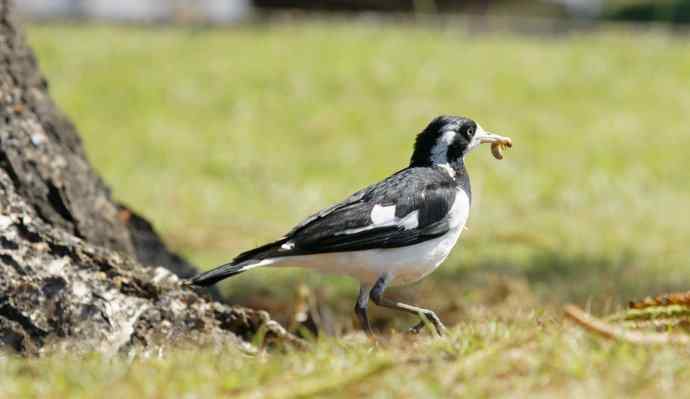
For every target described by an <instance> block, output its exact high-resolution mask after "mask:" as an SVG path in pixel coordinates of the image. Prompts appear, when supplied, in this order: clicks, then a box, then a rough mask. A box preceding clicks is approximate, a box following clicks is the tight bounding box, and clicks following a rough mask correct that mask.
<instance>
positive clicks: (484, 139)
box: [474, 126, 513, 159]
mask: <svg viewBox="0 0 690 399" xmlns="http://www.w3.org/2000/svg"><path fill="white" fill-rule="evenodd" d="M474 140H475V142H477V141H478V142H479V144H485V143H489V144H491V153H492V154H493V155H494V158H496V159H503V147H508V148H510V147H512V146H513V140H511V139H510V137H505V136H499V135H498V134H494V133H489V132H487V131H486V130H484V129H482V128H481V127H480V126H477V133H476V134H475V135H474Z"/></svg>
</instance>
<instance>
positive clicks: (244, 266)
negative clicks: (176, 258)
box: [189, 239, 287, 287]
mask: <svg viewBox="0 0 690 399" xmlns="http://www.w3.org/2000/svg"><path fill="white" fill-rule="evenodd" d="M285 241H287V240H286V239H281V240H278V241H275V242H272V243H269V244H266V245H262V246H260V247H258V248H254V249H252V250H249V251H247V252H243V253H241V254H239V255H237V257H236V258H235V259H233V260H232V262H230V263H226V264H224V265H220V266H218V267H216V268H214V269H211V270H209V271H207V272H204V273H201V274H199V275H197V276H195V277H192V279H191V280H189V282H190V283H191V284H193V285H199V286H202V287H206V286H209V285H213V284H215V283H217V282H219V281H220V280H223V279H226V278H228V277H232V276H234V275H236V274H240V273H242V272H243V271H246V270H249V269H252V268H254V267H257V266H261V265H259V263H261V261H262V260H264V259H267V258H270V257H271V256H273V255H275V254H276V253H277V251H278V250H279V249H280V246H281V245H282V244H284V243H285Z"/></svg>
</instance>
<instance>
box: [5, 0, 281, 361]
mask: <svg viewBox="0 0 690 399" xmlns="http://www.w3.org/2000/svg"><path fill="white" fill-rule="evenodd" d="M195 271H196V269H195V268H194V267H193V266H191V265H190V264H189V263H188V262H186V261H185V260H184V259H183V258H181V257H180V256H178V255H176V254H174V253H172V252H171V251H169V250H168V248H167V247H166V246H165V244H164V243H163V242H162V241H161V239H160V237H159V236H158V235H157V234H156V232H155V231H154V229H153V227H152V225H151V224H150V223H149V222H147V221H146V220H145V219H144V218H143V217H141V216H139V215H137V214H136V213H135V212H133V211H132V210H131V209H129V208H128V207H126V206H124V205H122V204H118V203H117V202H115V201H114V200H113V198H112V195H111V192H110V190H109V188H108V187H107V186H106V184H105V183H104V182H103V180H102V179H101V178H100V177H99V176H98V175H97V174H96V173H95V171H94V170H93V168H92V167H91V165H90V163H89V161H88V160H87V158H86V154H85V152H84V148H83V146H82V143H81V140H80V138H79V135H78V134H77V132H76V129H75V127H74V125H73V124H72V123H71V122H70V121H69V120H68V119H67V117H65V115H63V114H62V112H60V110H59V109H58V108H57V106H56V105H55V104H54V102H53V101H52V99H51V98H50V95H49V93H48V82H47V81H46V79H45V78H44V77H43V75H42V74H41V72H40V70H39V68H38V64H37V61H36V58H35V56H34V54H33V52H32V51H31V49H30V48H29V47H28V45H27V44H26V41H25V40H24V38H23V36H22V34H21V33H20V31H19V29H18V27H17V25H16V22H15V19H14V15H13V13H12V4H11V2H10V1H9V0H0V349H5V350H8V349H11V350H14V351H16V352H19V353H23V354H40V353H42V352H45V351H47V350H50V349H52V348H69V349H79V350H82V351H93V350H96V351H102V352H107V353H114V352H118V351H127V350H130V349H133V348H137V347H145V348H151V347H158V346H165V345H168V344H170V343H174V342H181V341H188V340H191V341H194V342H200V343H212V344H218V345H221V344H232V345H242V346H245V347H246V346H247V345H248V344H246V343H245V342H244V341H243V339H247V338H248V337H250V336H252V335H253V334H254V333H255V332H256V331H257V329H258V328H259V327H260V326H261V325H265V326H266V327H265V328H267V329H268V332H269V336H272V337H280V338H284V339H289V340H292V339H293V338H292V336H290V335H289V334H288V333H286V332H285V330H283V329H282V327H280V326H279V325H278V324H277V323H275V322H273V321H271V320H270V318H269V317H268V315H267V314H266V313H264V312H256V311H253V310H250V309H245V308H240V307H230V306H226V305H222V304H220V303H215V302H212V301H210V300H209V299H208V298H207V297H203V296H200V295H199V294H197V293H195V292H194V291H191V290H189V289H187V288H186V287H184V286H183V284H181V280H180V277H189V276H190V275H192V274H194V273H195Z"/></svg>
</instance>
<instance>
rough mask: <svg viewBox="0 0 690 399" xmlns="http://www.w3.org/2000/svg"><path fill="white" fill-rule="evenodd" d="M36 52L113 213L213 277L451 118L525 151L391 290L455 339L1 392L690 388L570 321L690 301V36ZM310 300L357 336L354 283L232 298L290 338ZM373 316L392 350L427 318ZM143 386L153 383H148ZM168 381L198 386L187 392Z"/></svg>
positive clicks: (286, 276) (259, 281) (270, 289)
mask: <svg viewBox="0 0 690 399" xmlns="http://www.w3.org/2000/svg"><path fill="white" fill-rule="evenodd" d="M28 38H29V40H30V42H31V43H32V45H33V46H34V48H35V50H36V51H37V53H38V56H39V60H40V63H41V66H42V68H43V70H44V71H45V73H46V74H47V76H48V78H49V81H50V83H51V91H52V94H53V96H54V97H55V99H56V101H57V102H58V103H59V104H60V105H61V107H62V108H63V109H64V110H65V111H66V113H67V114H68V115H69V116H70V117H71V118H72V120H73V121H74V122H75V123H76V124H77V126H78V128H79V130H80V132H81V135H82V136H83V138H84V142H85V145H86V148H87V152H88V154H89V156H90V158H91V160H92V162H93V163H94V164H95V166H96V168H97V169H98V170H99V171H100V172H101V173H102V174H103V176H104V177H105V179H106V181H108V182H109V184H110V185H111V186H112V188H113V190H114V193H115V196H116V197H117V198H119V199H121V200H123V201H124V202H126V203H128V204H130V205H132V206H133V207H134V208H135V209H138V210H139V211H141V212H142V213H143V214H144V215H146V216H148V217H149V218H151V219H152V220H153V221H154V223H155V224H156V226H157V227H158V229H159V230H160V231H161V233H162V234H163V236H164V237H165V238H166V240H167V241H168V242H169V243H170V244H171V246H173V247H174V248H175V249H176V250H179V251H181V252H182V253H184V254H185V255H187V256H188V257H189V258H190V259H191V260H192V261H193V262H194V263H196V264H199V265H202V267H205V268H206V267H211V266H214V265H215V264H218V263H221V262H223V261H227V260H228V259H230V258H232V257H233V256H234V255H235V254H236V253H237V252H238V251H241V250H243V249H247V248H250V247H252V246H254V245H257V244H260V243H262V242H264V241H266V240H270V239H272V238H274V237H276V236H277V235H280V234H282V233H284V232H286V231H287V230H288V229H289V228H290V227H291V226H292V225H294V224H295V223H297V222H299V221H300V220H301V219H302V218H304V217H305V216H307V215H308V214H310V213H312V212H314V211H316V210H318V209H320V208H321V207H323V206H326V205H328V204H330V203H331V202H332V201H336V200H339V199H342V198H343V197H344V196H346V195H348V194H350V193H352V192H353V191H355V190H357V189H359V188H361V187H363V186H365V185H367V184H369V183H371V182H374V181H376V180H378V179H381V178H383V177H385V176H387V175H388V174H390V173H391V172H393V171H396V170H398V169H400V168H402V167H404V166H405V165H406V163H407V162H408V159H409V156H410V152H411V146H412V141H413V138H414V136H415V134H416V133H417V132H418V131H419V130H421V129H422V128H423V127H424V126H425V124H426V123H427V122H428V121H429V120H430V119H431V118H432V117H434V116H436V115H439V114H461V115H467V116H470V117H472V118H474V119H475V120H477V121H478V122H479V123H481V124H482V125H483V126H484V127H485V128H487V129H488V130H493V131H495V132H497V133H501V134H504V135H509V136H511V137H512V138H513V141H514V143H515V146H514V148H513V149H512V150H511V151H510V152H508V153H507V155H506V159H505V160H503V161H501V162H498V161H496V160H494V159H493V158H492V157H491V155H490V153H489V151H488V148H483V149H480V150H478V151H476V152H475V153H473V154H472V155H471V156H470V157H469V158H468V162H467V163H468V169H469V172H470V176H471V178H472V184H473V193H474V203H473V211H472V212H473V213H472V216H471V218H470V222H469V230H468V231H466V232H465V233H464V234H463V236H462V238H461V242H460V244H459V246H458V247H457V249H456V250H455V251H454V253H453V254H452V256H451V257H450V258H449V259H448V260H447V261H446V263H445V264H444V265H443V266H442V267H441V268H440V269H439V270H437V271H436V272H435V273H434V274H433V275H432V276H431V277H429V278H427V279H426V280H425V281H424V282H422V283H420V284H418V285H417V286H415V287H412V288H408V289H403V290H401V291H398V292H396V293H395V294H396V295H398V296H400V297H405V298H408V299H414V300H415V301H416V302H417V303H419V304H421V305H428V306H429V307H431V308H433V309H437V310H438V313H439V315H440V316H442V318H444V319H445V320H446V321H448V322H449V324H450V325H457V327H456V328H454V329H453V330H452V333H451V337H450V338H447V339H442V340H433V339H431V338H422V339H420V340H418V341H412V343H410V341H408V340H407V339H405V338H402V337H398V336H397V335H394V336H393V337H392V338H391V339H392V342H393V343H390V344H382V345H379V346H375V347H372V345H371V344H368V343H366V342H363V341H358V338H356V337H355V338H351V339H352V340H353V341H347V340H346V341H345V342H338V341H336V340H329V339H327V340H324V341H323V342H321V343H319V346H318V347H317V349H315V350H313V351H309V352H307V353H299V354H294V353H273V354H269V355H267V356H259V357H242V356H240V357H238V356H236V355H232V354H220V355H218V354H212V353H207V354H196V355H194V356H192V357H191V358H190V357H189V356H185V355H182V354H179V355H175V356H173V357H172V359H170V362H168V363H166V362H165V361H162V360H148V361H141V362H142V363H138V362H135V364H133V365H131V366H126V365H124V364H121V363H118V362H115V363H116V365H115V366H113V364H112V363H111V362H110V361H105V360H99V359H98V358H96V359H90V360H88V361H87V362H86V363H85V364H86V365H88V367H89V368H92V369H93V370H92V371H90V372H89V373H91V374H89V378H87V379H86V381H87V382H86V383H84V384H86V385H83V384H82V383H80V382H75V381H74V378H75V376H77V375H78V374H79V372H78V371H77V370H78V368H77V369H74V370H72V367H76V366H70V367H68V368H66V369H64V370H62V369H60V367H59V365H60V364H61V361H60V360H55V359H52V360H51V359H47V360H42V361H37V362H29V364H22V365H18V364H12V363H10V364H9V365H6V366H1V365H0V367H5V368H6V369H8V370H11V371H12V372H11V373H10V374H9V375H13V376H14V377H15V379H16V381H14V382H13V384H14V385H11V387H14V388H1V387H3V386H5V385H4V383H0V396H2V395H9V396H8V397H11V396H13V393H15V394H17V393H18V392H24V393H28V392H32V393H33V394H35V395H36V396H41V397H62V395H74V396H77V397H79V396H83V397H91V396H93V395H94V394H95V393H97V392H98V391H99V390H100V389H111V388H113V387H114V386H116V385H117V388H113V389H115V391H114V392H116V393H118V394H119V393H122V396H125V394H127V395H133V394H134V393H139V394H141V395H143V396H146V397H159V396H167V395H171V396H182V395H178V393H179V392H197V393H199V395H198V396H193V397H213V396H224V395H231V394H234V393H238V392H239V393H241V392H244V393H247V391H246V390H247V389H249V387H251V386H252V384H253V383H255V382H258V383H261V384H266V386H268V387H278V388H280V387H283V388H284V389H285V390H286V391H285V392H283V393H286V392H287V393H286V395H287V394H289V393H290V392H292V393H300V392H302V393H305V392H306V394H307V396H308V394H309V393H310V392H311V393H314V392H322V391H324V392H325V391H328V390H329V389H330V390H332V389H335V390H336V393H338V394H339V395H341V396H342V397H347V396H348V395H350V394H365V393H371V394H375V396H378V397H389V396H391V395H392V396H396V397H398V396H401V397H444V396H446V395H448V394H455V395H461V394H473V395H475V396H492V397H494V396H512V395H518V396H519V395H527V394H531V395H543V396H549V395H553V394H557V393H561V394H567V395H570V396H577V397H581V396H591V395H592V394H594V395H600V396H611V395H614V396H615V395H626V396H629V397H633V396H639V397H643V396H646V395H650V394H653V395H661V394H664V393H670V392H673V393H674V394H677V392H679V391H678V389H680V388H681V387H680V386H679V385H678V384H682V382H683V381H687V377H688V368H687V367H686V364H685V359H686V356H687V350H673V349H672V348H665V349H663V350H649V349H640V348H632V347H629V346H626V345H623V344H608V343H607V344H604V343H601V342H599V341H598V340H596V339H591V338H588V337H586V336H583V335H582V334H580V333H579V332H578V331H577V330H575V329H573V328H570V327H566V326H567V325H562V324H561V323H560V315H559V309H560V305H561V304H563V303H565V302H571V301H574V302H576V303H579V304H587V305H588V306H589V307H590V308H591V309H594V310H595V311H600V312H601V311H610V310H614V309H617V308H618V307H620V306H621V304H624V303H625V301H627V300H630V299H635V298H637V297H640V296H644V295H648V294H657V293H661V292H665V291H669V290H685V289H687V288H688V287H689V286H690V246H689V245H688V243H689V242H690V207H688V204H689V203H690V169H689V168H688V167H687V148H689V147H690V135H688V115H690V80H688V71H690V42H688V41H687V37H684V36H677V37H673V36H670V35H669V34H667V33H664V32H654V31H647V32H632V31H629V30H624V29H620V28H617V29H610V30H603V31H598V32H596V33H582V34H577V35H563V36H561V37H558V38H545V37H537V36H511V35H508V34H470V33H467V32H466V31H465V30H462V29H457V30H455V29H449V30H440V29H439V30H434V29H422V28H418V27H414V26H396V25H390V24H388V25H384V26H376V25H372V24H365V23H358V24H345V23H341V22H330V23H317V22H305V23H299V24H294V25H286V24H276V25H253V26H242V27H237V28H227V29H214V30H206V29H182V28H177V29H167V28H161V29H142V28H133V27H130V28H125V27H120V28H113V27H97V26H83V27H60V26H50V27H44V26H31V27H30V28H29V29H28ZM302 281H304V282H305V283H306V284H307V285H308V286H310V287H313V288H314V289H316V290H317V296H318V298H319V299H320V300H321V301H323V303H324V306H326V307H328V308H329V309H333V311H334V313H335V314H336V315H337V316H336V318H337V320H338V324H339V325H340V326H346V327H345V328H346V329H347V326H349V323H350V312H351V307H352V303H353V300H354V296H355V293H356V284H355V283H353V282H350V281H347V280H345V279H342V278H334V277H324V276H322V275H319V274H316V273H311V272H304V271H299V270H278V269H266V270H257V271H254V272H252V273H247V274H243V275H242V276H240V277H237V278H234V279H231V280H229V281H227V282H225V283H223V284H222V289H223V291H224V292H225V293H226V294H227V295H228V297H229V298H231V300H233V301H234V302H237V303H243V304H248V305H253V306H259V307H263V308H266V309H269V310H271V311H272V312H273V315H274V316H276V317H277V318H278V319H281V320H286V319H287V316H286V315H285V313H287V312H289V307H290V306H289V303H290V302H291V301H292V299H293V298H294V297H295V296H296V291H297V286H298V285H299V284H300V282H302ZM317 287H320V288H318V289H317ZM286 304H288V305H286ZM374 318H375V319H376V320H377V325H378V326H379V327H381V328H384V330H386V331H388V329H389V328H397V329H402V328H404V327H405V326H407V324H409V323H411V322H412V321H413V318H408V317H405V316H401V315H397V314H391V312H389V311H385V312H381V311H379V312H375V313H374ZM523 341H524V342H526V343H524V342H523ZM501 345H504V346H505V348H504V347H503V346H501ZM473 356H474V357H473ZM372 362H373V363H372ZM377 362H379V363H377ZM201 363H211V364H213V365H214V367H209V366H208V364H206V365H201ZM467 363H471V365H468V364H467ZM104 364H105V365H104ZM377 364H380V365H382V366H380V367H381V370H379V369H376V367H379V366H376V365H377ZM300 365H303V366H304V367H300ZM309 365H311V366H309ZM425 365H426V366H425ZM110 366H113V367H110ZM320 366H323V367H320ZM23 367H26V368H28V370H29V371H28V372H26V374H25V372H24V371H22V370H24V368H23ZM129 367H131V369H130V368H129ZM149 367H150V368H151V370H153V371H151V370H149V371H147V372H149V373H155V371H156V370H158V371H160V373H161V374H160V375H158V374H156V376H155V377H154V376H150V378H146V377H138V376H133V374H134V373H135V371H132V370H139V371H142V370H143V369H146V370H148V368H149ZM296 367H297V369H295V368H296ZM367 367H373V369H372V370H374V369H375V370H374V371H375V373H374V374H376V375H372V376H369V374H367V370H369V369H368V368H367ZM176 368H179V369H181V371H183V372H186V373H191V374H190V375H186V376H184V377H182V376H181V375H179V380H178V373H177V372H176V371H175V369H176ZM448 369H451V370H455V373H456V374H454V375H453V377H452V378H451V377H449V376H448V375H447V370H448ZM350 373H352V375H350ZM357 373H363V374H362V375H363V376H362V375H360V374H357ZM36 374H38V375H39V376H43V377H45V379H46V380H51V379H53V380H55V381H58V382H59V383H56V384H53V385H51V386H48V385H41V386H42V387H43V388H40V389H39V388H38V387H37V386H33V385H31V384H29V382H30V380H31V379H33V378H35V377H33V376H35V375H36ZM348 376H351V377H352V376H354V377H352V378H355V377H356V378H355V380H354V382H353V381H350V380H348V378H349V377H348ZM43 377H41V378H42V379H43ZM360 377H361V378H362V380H361V381H360V380H359V379H357V378H360ZM0 378H2V377H0ZM104 379H105V380H107V381H109V382H107V383H104V382H103V380H104ZM168 380H177V381H176V382H175V383H174V384H172V385H169V386H165V385H166V384H167V381H168ZM23 381H24V382H26V384H25V385H22V384H23V383H24V382H23ZM51 381H52V380H51ZM89 381H90V382H89ZM200 381H203V383H202V382H200ZM377 381H383V382H381V383H380V384H378V383H377ZM145 382H148V383H151V384H152V387H151V386H147V385H146V384H145ZM329 383H332V385H333V387H335V388H333V387H331V388H328V386H326V388H323V387H321V385H319V384H322V385H323V384H325V385H328V384H329ZM75 384H76V385H75ZM80 384H82V385H80ZM128 384H129V385H128ZM290 384H293V385H290ZM310 384H311V385H310ZM314 385H317V388H318V387H321V388H323V389H321V390H319V389H316V391H314V392H312V391H309V389H312V388H313V386H314ZM156 387H158V388H160V391H159V390H157V388H156ZM305 387H306V388H305ZM3 389H4V390H3ZM11 389H16V390H15V391H12V390H11ZM41 389H42V390H41ZM300 389H304V391H300ZM683 389H685V392H686V393H687V390H688V388H687V386H685V387H684V388H683ZM171 390H172V391H171ZM240 391H241V392H240ZM391 392H394V394H392V393H391ZM201 393H203V394H201ZM269 393H271V394H275V395H278V396H280V395H282V394H280V395H279V394H276V393H275V392H274V391H270V392H269ZM269 396H270V395H269ZM287 396H289V395H287ZM336 396H337V395H336ZM680 396H682V395H680ZM531 397H534V396H531Z"/></svg>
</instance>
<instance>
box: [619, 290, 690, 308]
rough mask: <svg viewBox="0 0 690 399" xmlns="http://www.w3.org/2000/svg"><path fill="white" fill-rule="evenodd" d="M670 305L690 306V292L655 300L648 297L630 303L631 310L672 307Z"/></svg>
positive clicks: (668, 295) (664, 295)
mask: <svg viewBox="0 0 690 399" xmlns="http://www.w3.org/2000/svg"><path fill="white" fill-rule="evenodd" d="M670 305H685V306H690V291H687V292H673V293H670V294H663V295H659V296H656V297H654V298H652V297H647V298H644V299H643V300H641V301H637V302H632V301H631V302H630V303H629V304H628V306H629V307H630V308H631V309H644V308H648V307H653V306H670Z"/></svg>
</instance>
